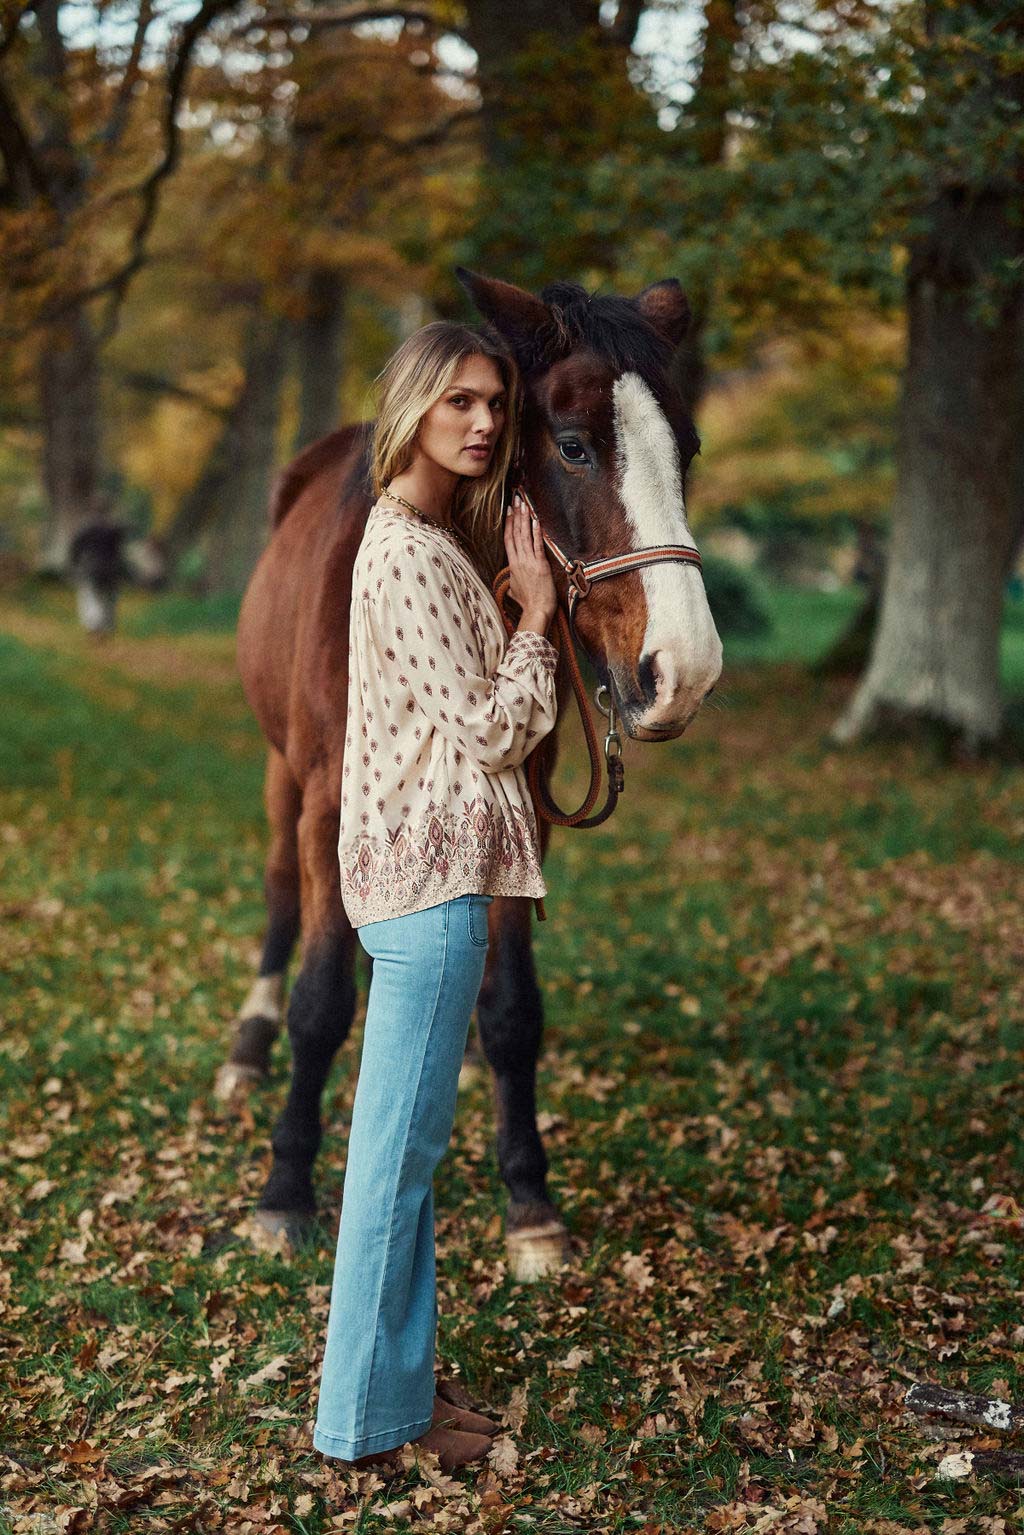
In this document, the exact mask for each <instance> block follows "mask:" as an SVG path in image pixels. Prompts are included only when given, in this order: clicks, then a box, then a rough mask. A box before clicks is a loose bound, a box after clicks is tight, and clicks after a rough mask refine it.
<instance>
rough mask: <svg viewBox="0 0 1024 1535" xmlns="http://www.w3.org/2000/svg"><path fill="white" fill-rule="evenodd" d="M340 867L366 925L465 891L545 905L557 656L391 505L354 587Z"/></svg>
mask: <svg viewBox="0 0 1024 1535" xmlns="http://www.w3.org/2000/svg"><path fill="white" fill-rule="evenodd" d="M349 643H350V655H349V691H348V715H347V721H346V729H345V758H344V767H343V770H342V791H341V832H340V836H339V839H338V859H339V862H340V865H341V891H342V901H343V903H344V906H345V911H346V913H347V915H348V917H349V920H350V922H351V923H352V926H353V927H359V926H361V925H362V924H363V923H365V922H377V921H379V920H381V919H382V918H384V917H399V916H404V915H406V914H407V913H409V912H413V911H421V910H422V909H423V908H424V907H427V906H434V905H436V904H437V903H438V902H440V901H445V900H448V899H450V898H452V897H455V896H458V895H464V894H466V893H467V892H473V893H476V894H479V895H525V896H540V895H545V894H546V893H547V886H546V885H545V883H544V879H543V876H542V874H541V867H540V854H539V844H538V838H537V822H536V817H535V815H534V811H533V805H532V803H531V800H530V793H529V789H528V787H527V783H526V774H525V772H524V770H523V767H522V763H523V761H524V759H525V758H526V757H527V756H528V754H529V753H530V752H531V751H532V750H533V748H534V747H535V746H536V745H537V743H538V742H539V741H540V740H542V739H543V737H544V736H546V735H547V734H548V732H549V731H551V730H552V729H553V728H554V724H555V715H556V707H557V705H556V699H555V662H556V660H557V654H558V653H557V651H556V650H555V647H554V646H553V645H552V644H551V642H550V641H549V640H547V639H545V638H544V636H543V635H541V634H535V633H532V632H531V631H529V630H521V631H516V633H514V634H513V635H511V637H509V636H507V635H506V633H505V629H504V625H503V623H502V619H501V614H500V612H499V610H498V604H497V602H496V601H495V599H494V596H493V594H492V592H491V591H490V590H489V588H488V587H487V586H486V585H485V584H484V581H483V579H482V578H481V576H480V575H479V574H478V572H477V570H476V568H475V566H474V565H473V563H472V561H471V559H470V557H469V555H468V554H467V553H466V552H465V551H464V550H463V549H462V548H461V547H460V546H459V545H458V543H457V542H456V540H455V538H454V537H453V536H451V535H450V534H447V533H445V532H444V531H443V530H442V529H441V528H434V527H431V525H430V524H429V523H427V522H421V521H420V520H419V519H417V518H414V517H412V516H411V515H409V514H407V513H405V512H402V511H400V510H399V509H398V508H397V507H396V506H393V505H392V504H390V503H388V501H387V500H386V499H385V498H383V497H382V498H381V499H379V500H378V501H376V502H375V503H374V505H373V507H372V508H371V509H370V514H369V517H368V519H367V523H366V530H365V532H364V534H363V540H362V543H361V544H360V546H359V550H358V553H357V555H356V560H355V565H354V567H353V577H352V607H351V614H350V625H349Z"/></svg>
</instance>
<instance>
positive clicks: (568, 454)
mask: <svg viewBox="0 0 1024 1535" xmlns="http://www.w3.org/2000/svg"><path fill="white" fill-rule="evenodd" d="M558 451H559V453H561V455H562V457H563V458H564V459H565V460H566V461H567V462H568V463H570V464H582V462H583V460H584V459H585V458H586V456H587V450H586V448H585V447H584V446H583V444H582V443H581V442H579V441H578V440H577V439H576V438H575V437H569V438H567V439H566V441H565V442H560V443H559V444H558Z"/></svg>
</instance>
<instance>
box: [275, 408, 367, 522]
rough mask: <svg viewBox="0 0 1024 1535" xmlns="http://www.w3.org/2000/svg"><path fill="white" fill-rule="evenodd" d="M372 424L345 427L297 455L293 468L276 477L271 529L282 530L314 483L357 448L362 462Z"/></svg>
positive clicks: (311, 444)
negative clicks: (292, 510) (280, 527)
mask: <svg viewBox="0 0 1024 1535" xmlns="http://www.w3.org/2000/svg"><path fill="white" fill-rule="evenodd" d="M370 429H371V428H370V423H369V422H367V421H360V422H359V423H358V424H357V425H355V426H343V427H340V428H339V429H338V431H336V432H328V434H327V436H326V437H320V438H318V440H317V441H316V442H311V443H310V444H309V447H308V448H303V450H302V452H301V453H298V454H296V456H295V457H294V458H293V459H292V461H291V463H290V464H286V465H285V467H284V468H283V469H282V470H281V471H280V473H279V474H278V475H277V476H276V478H275V480H274V483H273V485H272V487H271V491H270V525H271V527H272V528H276V527H278V526H279V525H280V524H281V523H282V522H283V521H284V519H285V518H286V517H287V515H288V513H289V511H290V510H291V508H292V507H293V506H294V505H295V502H296V501H297V500H298V499H299V496H300V495H301V494H302V492H303V490H305V488H306V486H307V485H308V484H309V482H310V480H312V479H315V478H316V476H317V475H318V474H320V473H321V471H322V470H324V469H329V468H332V467H334V466H335V465H337V464H338V462H339V461H340V460H342V459H344V458H346V457H347V456H348V454H349V453H350V452H351V451H352V449H353V448H359V449H360V450H362V451H361V452H360V458H362V457H364V456H365V448H366V445H367V442H368V439H369V435H370Z"/></svg>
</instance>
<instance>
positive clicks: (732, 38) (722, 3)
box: [672, 0, 742, 418]
mask: <svg viewBox="0 0 1024 1535" xmlns="http://www.w3.org/2000/svg"><path fill="white" fill-rule="evenodd" d="M737 5H738V0H707V3H706V4H705V6H704V33H703V37H702V40H701V54H700V65H699V68H698V71H697V83H696V86H695V87H694V93H693V101H692V102H691V104H690V108H689V113H688V117H689V127H690V153H691V157H692V160H693V162H694V163H695V165H696V166H697V168H698V170H710V169H713V168H714V167H715V166H717V165H720V164H721V163H722V161H723V159H724V158H725V150H726V144H727V141H728V133H729V109H730V108H731V106H732V104H733V85H732V64H733V58H734V56H735V53H736V49H737V48H738V46H739V43H740V39H741V37H742V28H741V26H740V22H739V17H738V15H737ZM686 296H687V298H688V299H689V301H690V310H691V314H692V319H691V321H690V329H689V331H688V332H687V334H686V337H685V339H684V340H683V343H682V345H681V346H680V347H679V349H678V351H677V352H676V355H675V358H674V359H673V363H672V375H673V378H674V380H675V383H676V387H677V389H678V390H679V393H680V396H681V397H682V401H683V404H684V405H685V407H686V410H687V412H688V414H689V415H690V417H691V418H693V417H695V416H696V414H697V411H698V409H699V407H700V403H701V401H702V400H703V398H704V391H705V389H706V387H707V376H708V369H707V355H706V350H705V334H706V331H707V325H708V318H709V315H710V311H711V302H712V276H711V274H710V273H708V274H707V275H706V277H705V279H704V281H702V282H699V283H695V282H692V281H691V282H689V283H688V284H687V293H686Z"/></svg>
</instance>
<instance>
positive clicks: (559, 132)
mask: <svg viewBox="0 0 1024 1535" xmlns="http://www.w3.org/2000/svg"><path fill="white" fill-rule="evenodd" d="M619 11H620V12H621V17H619V16H617V17H616V20H615V22H614V23H613V24H612V25H611V26H603V25H602V24H601V6H600V4H599V3H598V0H516V3H515V4H511V5H510V4H508V3H507V0H468V3H467V5H466V30H465V35H466V39H467V41H468V42H469V44H470V46H471V47H472V48H473V49H474V51H475V53H476V55H477V60H478V70H477V81H478V84H479V88H480V97H481V121H482V128H483V147H484V157H485V163H484V166H483V168H482V179H481V184H480V192H479V197H478V202H477V210H476V215H475V220H474V225H473V228H472V229H471V231H469V232H468V233H467V235H466V237H465V239H464V241H463V251H464V255H463V260H464V261H465V262H466V263H467V264H468V265H470V266H473V265H476V266H478V267H479V268H480V270H482V271H486V272H491V273H495V274H501V275H504V276H506V277H509V278H513V279H514V280H515V281H517V282H522V283H525V284H527V285H528V286H532V287H535V288H536V287H540V286H542V285H543V284H544V283H547V282H550V281H552V280H553V279H555V278H571V277H576V276H578V274H579V273H581V272H583V271H589V272H594V273H601V272H606V273H608V274H611V272H613V271H614V267H615V259H616V254H617V250H616V247H617V243H618V240H617V231H618V228H619V226H618V225H617V224H616V225H614V226H613V225H612V222H611V214H610V212H609V209H608V207H606V206H603V205H602V202H601V199H600V197H595V192H594V186H593V170H594V166H595V163H598V162H599V161H600V159H601V157H602V156H603V155H606V154H607V155H612V154H614V153H615V152H617V150H618V149H619V147H620V145H621V143H622V141H624V140H625V141H626V142H628V143H632V144H633V145H634V146H637V145H639V142H640V138H641V135H642V134H644V133H648V134H650V135H652V136H653V134H654V132H655V129H656V117H655V110H654V107H653V104H652V103H651V101H649V100H648V98H647V97H646V96H645V95H644V93H643V92H642V91H640V90H638V89H637V88H636V87H635V86H634V85H633V84H632V82H631V80H630V79H629V73H628V63H629V57H630V45H631V43H632V39H633V33H634V32H635V30H636V25H637V22H638V20H639V8H638V7H636V6H620V7H619ZM620 20H621V25H620ZM584 209H585V210H586V216H585V217H582V218H581V216H580V215H581V210H584ZM595 231H599V232H595ZM623 233H625V231H623Z"/></svg>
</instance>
